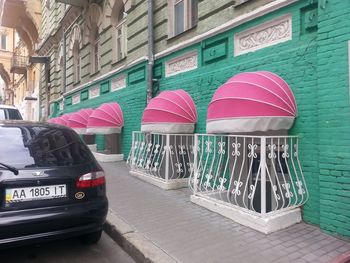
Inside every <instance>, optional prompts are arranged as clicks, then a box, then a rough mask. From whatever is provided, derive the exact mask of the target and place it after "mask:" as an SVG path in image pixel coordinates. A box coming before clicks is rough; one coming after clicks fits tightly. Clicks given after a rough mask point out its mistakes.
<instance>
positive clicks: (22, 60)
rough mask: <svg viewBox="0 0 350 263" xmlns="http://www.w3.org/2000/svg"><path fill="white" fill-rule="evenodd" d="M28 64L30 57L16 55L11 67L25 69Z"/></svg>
mask: <svg viewBox="0 0 350 263" xmlns="http://www.w3.org/2000/svg"><path fill="white" fill-rule="evenodd" d="M27 64H28V57H26V56H21V55H16V54H14V55H13V56H12V59H11V67H13V68H25V67H26V66H27Z"/></svg>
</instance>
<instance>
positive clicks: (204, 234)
mask: <svg viewBox="0 0 350 263" xmlns="http://www.w3.org/2000/svg"><path fill="white" fill-rule="evenodd" d="M103 167H104V168H105V171H106V173H107V181H108V187H107V194H108V198H109V201H110V203H109V204H110V208H111V209H113V210H114V211H115V212H116V213H117V214H118V216H120V217H121V218H123V219H124V220H125V221H127V222H128V223H129V224H130V225H132V226H133V227H134V228H135V229H136V230H137V231H139V232H141V233H143V234H144V235H145V236H146V237H147V238H148V239H150V240H151V241H152V242H154V243H155V244H157V245H158V246H160V247H161V248H162V249H163V250H164V251H165V252H166V253H169V254H170V255H171V256H173V257H174V258H176V259H178V260H179V261H180V262H184V263H187V262H188V263H197V262H198V263H205V262H208V263H216V262H218V263H226V262H227V263H236V262H237V263H245V262H247V263H255V262H256V263H265V262H266V263H271V262H274V263H275V262H277V263H288V262H293V263H295V262H317V263H319V262H325V263H326V262H329V260H331V259H333V258H334V257H335V256H337V255H340V254H342V253H344V252H346V251H348V250H350V243H349V242H346V241H342V240H338V239H336V238H334V237H331V236H328V235H326V234H324V233H322V232H321V231H320V230H319V229H318V228H317V227H315V226H311V225H308V224H305V223H299V224H296V225H293V226H291V227H289V228H287V229H284V230H281V231H278V232H276V233H273V234H270V235H264V234H262V233H260V232H257V231H255V230H252V229H250V228H247V227H244V226H242V225H239V224H237V223H235V222H233V221H231V220H230V219H227V218H225V217H222V216H220V215H218V214H215V213H213V212H211V211H209V210H207V209H205V208H202V207H200V206H197V205H194V204H192V203H191V202H190V198H189V196H190V194H191V192H190V191H189V190H188V189H180V190H173V191H165V190H162V189H160V188H158V187H155V186H153V185H150V184H147V183H145V182H143V181H141V180H138V179H136V178H134V177H133V176H130V175H129V173H128V170H127V168H126V167H125V164H124V163H118V164H115V163H109V164H103ZM115 171H118V174H116V172H115Z"/></svg>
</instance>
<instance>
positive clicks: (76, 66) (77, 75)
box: [72, 41, 81, 84]
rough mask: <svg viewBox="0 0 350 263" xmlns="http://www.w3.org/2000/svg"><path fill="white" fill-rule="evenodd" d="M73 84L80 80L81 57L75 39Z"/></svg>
mask: <svg viewBox="0 0 350 263" xmlns="http://www.w3.org/2000/svg"><path fill="white" fill-rule="evenodd" d="M72 53H73V78H74V79H73V84H76V83H79V82H80V80H81V58H80V48H79V43H78V42H77V41H76V42H75V43H74V45H73V50H72Z"/></svg>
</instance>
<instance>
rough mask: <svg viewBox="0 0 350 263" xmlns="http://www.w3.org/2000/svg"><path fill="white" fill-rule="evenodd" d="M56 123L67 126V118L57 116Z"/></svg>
mask: <svg viewBox="0 0 350 263" xmlns="http://www.w3.org/2000/svg"><path fill="white" fill-rule="evenodd" d="M55 123H57V124H60V125H64V126H67V121H66V120H65V119H63V118H62V117H57V118H55Z"/></svg>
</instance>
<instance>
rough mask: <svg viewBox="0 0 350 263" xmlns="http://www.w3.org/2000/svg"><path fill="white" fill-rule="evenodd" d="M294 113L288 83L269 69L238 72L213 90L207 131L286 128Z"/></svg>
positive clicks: (293, 98)
mask: <svg viewBox="0 0 350 263" xmlns="http://www.w3.org/2000/svg"><path fill="white" fill-rule="evenodd" d="M296 116H297V106H296V101H295V97H294V95H293V92H292V90H291V89H290V87H289V86H288V84H287V83H286V82H285V81H284V80H283V79H282V78H281V77H279V76H278V75H276V74H274V73H272V72H268V71H257V72H245V73H240V74H237V75H236V76H234V77H232V78H230V79H229V80H228V81H227V82H226V83H224V84H223V85H221V86H220V87H219V88H218V89H217V91H216V92H215V94H214V96H213V98H212V100H211V102H210V104H209V107H208V115H207V132H208V133H239V132H255V131H268V130H288V129H290V128H291V127H292V126H293V123H294V119H295V118H296Z"/></svg>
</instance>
